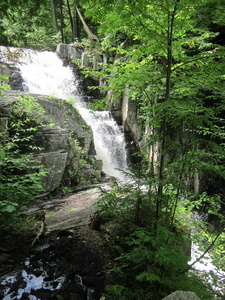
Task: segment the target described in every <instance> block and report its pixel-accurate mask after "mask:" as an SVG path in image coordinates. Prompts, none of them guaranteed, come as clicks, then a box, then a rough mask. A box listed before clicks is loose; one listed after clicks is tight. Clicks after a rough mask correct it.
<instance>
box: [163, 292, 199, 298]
mask: <svg viewBox="0 0 225 300" xmlns="http://www.w3.org/2000/svg"><path fill="white" fill-rule="evenodd" d="M162 300H201V299H200V298H199V297H198V296H196V294H195V293H193V292H186V291H176V292H173V293H172V294H170V295H169V296H166V297H165V298H163V299H162Z"/></svg>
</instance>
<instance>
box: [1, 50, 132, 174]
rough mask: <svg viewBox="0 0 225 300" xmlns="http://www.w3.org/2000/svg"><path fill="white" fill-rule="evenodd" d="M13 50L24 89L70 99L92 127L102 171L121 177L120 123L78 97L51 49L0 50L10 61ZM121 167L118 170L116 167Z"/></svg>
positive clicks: (74, 81) (70, 75)
mask: <svg viewBox="0 0 225 300" xmlns="http://www.w3.org/2000/svg"><path fill="white" fill-rule="evenodd" d="M8 49H10V53H11V54H12V52H13V49H15V52H17V53H18V52H19V55H17V56H16V60H15V61H17V63H16V66H17V67H18V68H19V69H20V70H21V75H22V77H23V79H24V83H23V85H24V90H25V91H29V92H30V93H36V94H42V95H49V96H55V97H58V98H61V99H70V101H73V99H74V101H73V102H74V106H75V107H76V108H77V109H78V110H79V112H80V114H81V115H82V117H83V118H84V119H85V121H86V122H87V123H88V125H90V126H91V128H92V131H93V136H94V143H95V149H96V153H97V155H96V158H97V159H99V160H102V162H103V171H104V172H105V173H106V174H107V175H110V176H114V177H117V178H118V179H120V180H124V174H123V172H121V171H120V170H125V169H126V168H127V156H126V149H125V139H124V135H123V133H122V132H121V130H120V128H119V126H118V125H117V123H116V122H115V120H114V119H113V118H112V116H111V113H110V112H108V111H97V112H94V111H91V110H90V109H88V108H87V107H86V104H85V103H84V102H83V101H82V97H80V95H79V92H78V89H77V82H78V78H76V77H75V75H74V73H73V71H72V69H71V68H70V67H68V66H64V65H63V61H62V60H61V59H60V58H59V57H58V56H57V54H56V53H54V52H49V51H34V50H30V49H20V51H18V49H16V48H4V47H1V48H0V51H1V52H2V53H3V54H4V55H5V60H8V61H10V59H9V55H8V56H7V52H8V51H9V50H8ZM118 169H120V170H118Z"/></svg>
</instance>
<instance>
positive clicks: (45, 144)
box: [0, 91, 101, 192]
mask: <svg viewBox="0 0 225 300" xmlns="http://www.w3.org/2000/svg"><path fill="white" fill-rule="evenodd" d="M24 95H27V93H24V92H18V91H4V94H2V95H0V131H2V132H4V131H7V128H8V123H9V120H10V117H11V113H12V107H13V105H14V103H15V102H16V101H17V98H18V97H19V96H24ZM29 95H30V96H31V97H33V98H35V99H37V102H38V103H39V104H40V105H41V106H42V108H44V110H45V113H44V114H43V115H41V116H37V117H36V119H35V120H34V121H37V124H38V125H37V129H38V130H37V131H36V132H34V133H33V139H32V141H31V144H32V146H33V149H35V148H36V149H37V151H36V152H34V151H33V153H34V154H35V159H36V160H37V161H38V162H39V163H40V165H42V166H43V167H44V168H45V169H46V170H47V175H46V177H45V178H44V180H43V187H44V189H45V191H46V192H52V191H54V190H56V189H57V188H59V187H60V185H61V184H63V185H64V186H67V185H72V186H77V185H79V184H82V183H83V182H82V180H84V181H87V180H88V181H90V182H92V179H93V182H95V181H96V179H95V178H94V177H96V172H97V173H99V177H100V173H101V169H99V166H100V164H99V163H98V164H96V165H95V166H90V164H89V161H90V160H91V161H93V157H94V155H95V149H94V142H93V136H92V131H91V128H90V127H89V126H88V125H87V124H86V122H85V121H84V120H83V118H82V117H81V115H80V114H79V112H78V111H77V109H75V108H74V107H73V106H72V105H71V104H70V103H68V102H67V101H66V100H61V99H56V98H55V99H50V98H49V97H47V96H41V95H35V94H29ZM89 158H90V159H89ZM80 160H82V167H81V164H79V161H80ZM84 161H86V164H84ZM82 173H83V175H82ZM97 175H98V174H97Z"/></svg>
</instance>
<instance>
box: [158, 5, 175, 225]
mask: <svg viewBox="0 0 225 300" xmlns="http://www.w3.org/2000/svg"><path fill="white" fill-rule="evenodd" d="M176 10H177V4H175V5H174V8H173V11H172V12H168V28H167V63H166V91H165V99H164V101H165V102H167V101H168V100H169V98H170V88H171V73H172V69H171V68H172V43H173V29H174V20H175V15H176ZM166 129H167V111H166V110H165V111H164V118H163V124H162V142H161V156H160V164H159V186H158V197H157V203H156V220H158V219H159V218H160V214H161V208H162V201H163V200H162V199H163V185H164V184H163V180H164V164H165V150H166Z"/></svg>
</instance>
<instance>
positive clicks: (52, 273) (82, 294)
mask: <svg viewBox="0 0 225 300" xmlns="http://www.w3.org/2000/svg"><path fill="white" fill-rule="evenodd" d="M99 195H100V190H99V187H98V186H96V187H92V188H90V189H87V190H83V191H80V192H79V193H76V194H73V195H70V196H68V197H64V198H62V199H53V200H51V201H47V202H42V203H39V204H38V205H37V203H33V204H32V205H31V206H30V208H29V213H30V214H32V213H33V214H36V215H38V214H39V216H40V220H39V223H38V228H36V230H35V231H34V232H33V233H32V231H30V232H29V234H27V235H26V234H21V235H18V234H14V235H13V234H8V235H7V233H6V232H2V235H1V236H0V240H1V245H3V246H4V247H3V248H0V275H1V278H0V298H1V299H4V300H9V299H41V300H47V299H56V300H57V299H59V300H60V299H64V300H67V299H68V300H70V299H71V300H74V299H76V300H83V299H89V300H94V299H96V300H97V299H100V298H101V295H102V293H103V291H104V286H105V284H106V280H107V272H108V269H109V268H110V264H111V263H110V259H109V255H108V254H107V250H106V249H105V246H104V243H103V237H102V234H101V233H100V232H98V231H95V230H92V229H91V228H90V227H89V224H90V220H91V218H92V216H93V214H94V212H95V210H96V209H95V206H93V203H94V202H95V201H96V199H97V198H98V197H99ZM42 223H44V227H43V228H42V226H41V224H42ZM40 228H42V230H41V231H40ZM39 233H41V234H40V236H38V235H39ZM37 237H38V238H37ZM35 239H36V240H35ZM34 241H35V243H34Z"/></svg>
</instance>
